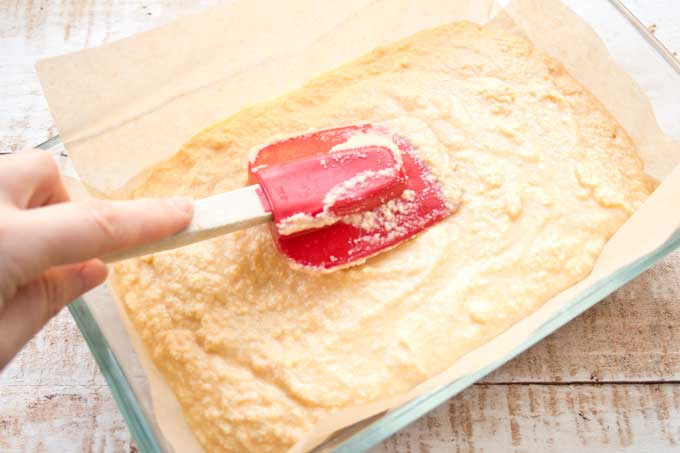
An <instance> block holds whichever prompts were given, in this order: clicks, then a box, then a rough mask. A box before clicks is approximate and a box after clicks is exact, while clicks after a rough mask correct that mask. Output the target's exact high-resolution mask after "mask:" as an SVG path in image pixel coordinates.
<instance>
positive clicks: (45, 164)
mask: <svg viewBox="0 0 680 453" xmlns="http://www.w3.org/2000/svg"><path fill="white" fill-rule="evenodd" d="M30 156H31V158H32V159H33V162H32V164H33V165H34V166H35V168H38V169H40V170H41V171H43V172H45V173H48V174H51V175H57V174H59V167H58V166H57V162H56V161H55V160H54V158H53V157H52V155H51V154H50V153H48V152H47V151H42V150H31V152H30Z"/></svg>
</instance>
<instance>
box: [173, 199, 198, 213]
mask: <svg viewBox="0 0 680 453" xmlns="http://www.w3.org/2000/svg"><path fill="white" fill-rule="evenodd" d="M168 202H169V203H170V204H171V205H173V206H174V207H175V208H176V209H178V210H180V211H182V212H183V213H185V214H192V213H193V212H194V204H193V202H192V201H191V199H190V198H187V197H174V198H170V199H168Z"/></svg>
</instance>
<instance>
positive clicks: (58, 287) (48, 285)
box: [38, 276, 66, 322]
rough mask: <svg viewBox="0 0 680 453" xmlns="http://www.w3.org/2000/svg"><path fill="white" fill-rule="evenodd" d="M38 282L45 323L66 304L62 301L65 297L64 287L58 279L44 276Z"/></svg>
mask: <svg viewBox="0 0 680 453" xmlns="http://www.w3.org/2000/svg"><path fill="white" fill-rule="evenodd" d="M38 282H39V283H38V284H39V287H40V292H41V293H42V294H41V296H42V300H43V305H44V307H43V309H44V311H43V316H44V318H43V320H44V322H47V321H49V320H50V319H52V318H53V317H54V316H55V315H56V314H57V313H59V310H60V309H61V307H62V306H63V305H64V303H65V302H66V301H65V300H64V299H65V297H66V294H65V291H64V285H62V284H61V281H60V280H58V279H53V278H46V277H44V276H43V277H41V278H40V279H39V280H38Z"/></svg>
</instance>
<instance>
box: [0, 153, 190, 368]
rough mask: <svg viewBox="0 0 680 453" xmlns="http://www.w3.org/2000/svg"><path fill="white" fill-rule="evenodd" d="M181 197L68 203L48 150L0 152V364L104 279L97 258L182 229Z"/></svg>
mask: <svg viewBox="0 0 680 453" xmlns="http://www.w3.org/2000/svg"><path fill="white" fill-rule="evenodd" d="M192 214H193V213H192V204H191V202H190V201H189V200H188V199H184V198H169V199H145V200H135V201H99V200H97V201H87V202H70V201H69V197H68V194H67V192H66V190H65V188H64V185H63V183H62V181H61V177H60V175H59V171H58V169H57V165H56V163H55V162H54V160H53V159H52V157H51V156H50V155H49V154H48V153H46V152H44V151H39V150H31V151H24V152H21V153H19V154H16V155H10V156H2V157H0V370H1V369H2V368H3V367H4V366H5V365H6V364H7V363H9V361H10V360H11V359H12V358H13V357H14V355H15V354H16V353H17V352H18V351H19V350H20V349H21V347H22V346H23V345H24V344H25V343H26V342H27V341H28V340H29V339H30V338H31V337H32V336H33V335H35V334H36V333H37V332H38V331H39V330H40V328H42V326H43V325H45V323H46V322H47V321H48V320H49V319H50V318H51V317H52V316H54V315H55V314H57V313H58V312H59V310H61V308H63V307H64V306H65V305H66V304H68V303H69V302H71V301H72V300H73V299H75V298H77V297H78V296H80V295H81V294H83V293H85V292H87V291H89V290H90V289H92V288H94V287H95V286H97V285H99V284H100V283H102V282H103V281H104V280H105V279H106V274H107V268H106V265H105V264H104V263H103V262H101V261H100V260H98V259H96V257H98V256H102V255H104V254H107V253H111V252H114V251H117V250H122V249H125V248H128V247H132V246H135V245H140V244H143V243H146V242H153V241H156V240H159V239H162V238H164V237H165V236H169V235H171V234H174V233H176V232H178V231H180V230H182V229H183V228H185V227H186V226H187V225H188V224H189V221H190V220H191V217H192Z"/></svg>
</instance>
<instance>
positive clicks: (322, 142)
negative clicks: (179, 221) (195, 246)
mask: <svg viewBox="0 0 680 453" xmlns="http://www.w3.org/2000/svg"><path fill="white" fill-rule="evenodd" d="M357 138H358V139H360V140H357ZM248 171H249V176H250V182H251V183H252V185H250V186H248V187H244V188H242V189H238V190H235V191H232V192H226V193H222V194H219V195H214V196H212V197H208V198H204V199H201V200H197V201H195V206H194V218H193V220H192V222H191V224H190V225H189V227H187V228H186V229H185V230H184V231H182V232H180V233H178V234H176V235H174V236H171V237H169V238H167V239H164V240H162V241H159V242H156V243H153V244H149V245H146V246H142V247H137V248H132V249H128V250H126V251H124V252H121V253H117V254H112V255H109V256H107V257H105V260H106V261H109V262H111V261H118V260H121V259H126V258H131V257H134V256H141V255H145V254H149V253H154V252H158V251H162V250H168V249H172V248H176V247H180V246H183V245H187V244H190V243H194V242H198V241H201V240H205V239H209V238H211V237H215V236H218V235H221V234H225V233H229V232H232V231H236V230H238V229H243V228H247V227H250V226H253V225H255V224H259V223H264V222H269V221H272V220H273V222H272V234H273V237H274V241H275V242H276V245H277V247H278V249H279V251H280V252H281V253H283V254H284V255H286V256H287V257H288V258H289V259H290V260H291V261H292V263H294V264H296V265H298V266H301V267H304V268H309V269H314V270H321V271H330V270H334V269H336V268H340V267H344V266H348V265H352V264H358V263H360V262H362V261H363V260H365V259H366V258H368V257H370V256H373V255H375V254H377V253H379V252H381V251H382V250H385V249H387V248H391V247H393V246H395V245H397V244H398V243H399V242H401V241H403V240H405V239H408V238H409V237H411V236H413V235H414V234H416V233H418V232H419V231H421V230H423V229H424V228H426V227H428V226H430V225H432V224H433V223H435V222H438V221H439V220H441V219H443V218H444V217H446V216H447V215H448V214H449V210H448V209H447V208H446V203H445V200H444V198H443V196H442V194H441V191H440V190H439V188H438V186H437V185H436V183H435V182H434V179H433V178H432V177H431V175H430V173H429V172H428V170H427V169H426V168H425V166H424V165H423V164H422V163H421V162H420V161H418V159H417V158H416V157H415V154H414V152H413V149H412V148H411V146H410V145H409V144H408V142H407V141H406V140H405V139H403V138H401V137H399V136H398V135H394V134H392V133H390V131H389V130H386V129H384V128H381V127H374V126H372V125H365V126H352V127H344V128H338V129H330V130H324V131H319V132H315V133H311V134H304V135H300V136H297V137H292V138H289V139H286V140H281V141H278V142H275V143H273V144H270V145H268V146H265V147H264V148H262V149H261V150H259V151H258V152H257V154H256V155H255V156H254V158H253V159H252V160H251V162H250V164H249V168H248Z"/></svg>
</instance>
